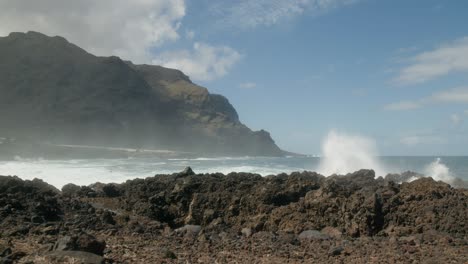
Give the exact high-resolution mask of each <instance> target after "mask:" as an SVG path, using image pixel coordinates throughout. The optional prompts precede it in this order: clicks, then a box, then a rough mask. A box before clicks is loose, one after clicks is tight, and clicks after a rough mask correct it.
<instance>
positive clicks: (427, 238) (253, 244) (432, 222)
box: [0, 168, 468, 263]
mask: <svg viewBox="0 0 468 264" xmlns="http://www.w3.org/2000/svg"><path fill="white" fill-rule="evenodd" d="M408 177H411V173H406V174H401V175H387V176H386V177H385V178H383V177H379V178H375V174H374V172H373V171H371V170H361V171H357V172H355V173H353V174H348V175H344V176H336V175H335V176H331V177H324V176H322V175H319V174H317V173H314V172H301V173H299V172H297V173H291V174H279V175H276V176H267V177H261V176H260V175H256V174H246V173H231V174H228V175H223V174H196V173H194V172H193V171H192V170H191V169H190V168H187V169H186V170H185V171H183V172H180V173H174V174H172V175H156V176H154V177H149V178H146V179H135V180H129V181H127V182H125V183H121V184H101V183H96V184H93V185H90V186H76V185H73V184H68V185H65V186H64V187H63V188H62V190H58V189H56V188H55V187H53V186H51V185H49V184H47V183H45V182H43V181H41V180H38V179H35V180H32V181H27V180H22V179H20V178H18V177H14V176H1V177H0V230H1V231H0V263H466V261H467V260H468V239H467V233H468V232H467V231H468V227H467V219H468V206H467V203H468V190H467V189H466V185H464V186H463V184H464V183H463V182H459V185H460V186H458V187H457V188H455V187H452V186H450V185H449V184H446V183H443V182H437V181H434V180H433V179H431V178H424V177H421V178H419V179H417V180H414V181H412V182H409V183H408V182H403V183H399V181H401V180H404V179H407V178H408ZM462 187H465V188H462Z"/></svg>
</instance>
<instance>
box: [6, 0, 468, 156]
mask: <svg viewBox="0 0 468 264" xmlns="http://www.w3.org/2000/svg"><path fill="white" fill-rule="evenodd" d="M11 2H12V1H10V3H8V1H5V0H0V10H3V11H0V25H1V26H0V35H5V34H7V33H8V32H10V31H26V30H31V29H32V30H38V31H42V32H44V33H47V34H51V35H63V36H65V37H67V38H68V39H69V40H70V41H72V42H75V43H77V44H78V45H80V46H82V47H84V48H86V49H88V50H90V51H91V52H94V53H96V54H99V55H110V54H115V55H119V56H121V57H123V58H127V59H132V60H134V61H136V62H139V63H143V62H144V63H155V64H162V65H165V66H168V67H175V68H180V69H182V70H183V71H184V72H186V73H187V74H188V75H189V76H190V77H191V78H192V80H193V81H194V82H196V83H197V84H200V85H202V86H205V87H207V88H208V89H209V90H210V91H211V92H214V93H219V94H223V95H225V96H226V97H227V98H228V99H229V100H230V102H231V103H232V104H233V105H234V106H235V108H236V109H237V111H238V112H239V115H240V118H241V120H242V122H244V123H245V124H246V125H248V126H249V127H251V128H253V129H256V130H258V129H266V130H268V131H270V132H271V134H272V136H273V138H274V139H275V141H276V142H277V143H278V144H279V145H280V146H281V147H282V148H284V149H286V150H290V151H295V152H300V153H308V154H318V153H320V148H321V141H322V139H323V138H324V137H325V136H326V135H327V133H328V132H329V131H331V130H337V131H341V132H343V133H351V134H357V135H362V136H366V137H370V138H373V139H374V140H375V141H376V142H377V146H378V148H379V150H380V154H382V155H466V154H468V153H467V149H468V124H467V123H468V74H467V73H468V27H467V25H468V15H467V14H468V2H467V1H464V0H459V1H455V0H453V1H441V0H411V1H408V0H406V1H403V0H391V1H390V0H291V1H280V0H270V1H267V0H250V1H247V0H239V1H227V0H226V1H209V0H198V1H184V0H173V1H168V0H138V1H123V0H119V1H116V2H115V1H114V2H112V1H110V0H103V1H97V2H100V4H96V3H94V2H96V1H91V0H85V1H83V3H81V2H80V4H77V3H75V4H73V6H72V5H70V4H69V5H63V4H58V3H59V2H60V1H59V0H43V1H42V2H43V3H42V5H44V4H45V5H47V4H50V6H51V7H52V6H53V8H50V9H48V10H44V9H43V8H40V6H34V4H30V3H29V4H27V3H26V1H25V0H18V1H16V2H15V3H11ZM39 2H41V1H39ZM111 2H112V8H111V10H109V4H110V3H111ZM106 3H107V4H108V5H107V6H106V5H105V4H106ZM85 5H86V6H85ZM12 10H15V12H13V11H12ZM18 10H19V11H18ZM111 11H112V12H111ZM7 12H8V13H7ZM69 14H73V16H70V15H69Z"/></svg>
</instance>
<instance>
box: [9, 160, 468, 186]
mask: <svg viewBox="0 0 468 264" xmlns="http://www.w3.org/2000/svg"><path fill="white" fill-rule="evenodd" d="M187 166H190V167H191V168H192V169H193V170H194V171H195V172H196V173H214V172H221V173H225V174H226V173H230V172H250V173H257V174H260V175H262V176H267V175H272V174H279V173H283V172H285V173H291V172H294V171H305V170H307V171H317V172H319V173H322V174H324V175H326V176H327V175H330V174H332V173H339V174H345V173H350V172H354V171H356V170H358V169H374V170H376V172H377V176H385V175H386V174H387V173H401V172H405V171H414V172H418V173H421V174H424V175H426V176H431V177H433V178H434V179H436V180H443V181H447V182H449V181H450V180H451V179H453V178H454V177H456V178H461V179H464V180H468V156H463V157H454V156H447V157H435V156H424V157H414V156H412V157H404V156H392V157H373V158H372V159H371V161H368V160H366V161H365V162H364V163H362V160H343V159H340V158H339V157H338V158H328V159H324V158H320V157H314V156H309V157H280V158H272V157H235V158H233V157H221V158H191V159H183V158H182V159H158V158H128V159H79V160H43V159H21V158H17V159H16V160H14V161H0V175H16V176H19V177H20V178H22V179H33V178H39V179H42V180H44V181H46V182H48V183H50V184H52V185H54V186H56V187H58V188H61V187H62V186H63V185H65V184H67V183H74V184H77V185H88V184H91V183H95V182H103V183H110V182H115V183H121V182H124V181H126V180H129V179H135V178H146V177H150V176H154V175H156V174H167V173H174V172H179V171H182V170H183V169H184V168H185V167H187Z"/></svg>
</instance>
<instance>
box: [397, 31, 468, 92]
mask: <svg viewBox="0 0 468 264" xmlns="http://www.w3.org/2000/svg"><path fill="white" fill-rule="evenodd" d="M455 72H468V37H464V38H461V39H458V40H456V41H453V42H452V43H448V44H446V45H443V46H441V47H439V48H436V49H434V50H432V51H427V52H423V53H420V54H417V55H415V56H413V57H411V58H410V59H409V65H407V66H406V67H404V68H403V69H401V70H400V72H399V75H398V76H397V77H396V78H395V81H396V82H397V83H399V84H405V85H407V84H418V83H424V82H427V81H429V80H433V79H436V78H438V77H442V76H445V75H448V74H450V73H455Z"/></svg>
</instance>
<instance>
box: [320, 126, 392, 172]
mask: <svg viewBox="0 0 468 264" xmlns="http://www.w3.org/2000/svg"><path fill="white" fill-rule="evenodd" d="M377 156H378V152H377V146H376V144H375V142H374V141H373V140H371V139H369V138H365V137H362V136H356V135H347V134H343V133H338V132H335V131H331V132H330V133H328V135H327V136H326V138H325V140H324V141H323V144H322V158H321V161H320V164H319V167H318V170H317V171H318V172H319V173H321V174H323V175H326V176H329V175H332V174H347V173H352V172H355V171H358V170H361V169H372V170H374V171H375V174H376V176H385V175H386V170H385V169H384V168H383V165H382V164H381V163H380V161H379V160H378V157H377Z"/></svg>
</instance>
